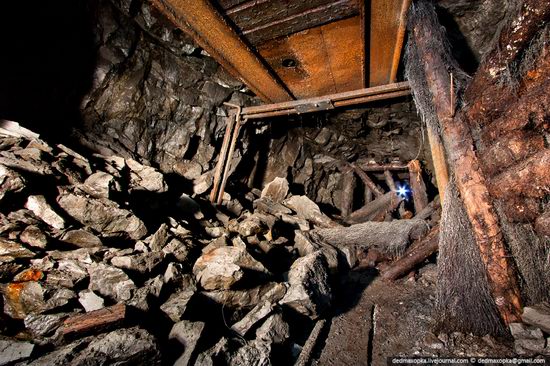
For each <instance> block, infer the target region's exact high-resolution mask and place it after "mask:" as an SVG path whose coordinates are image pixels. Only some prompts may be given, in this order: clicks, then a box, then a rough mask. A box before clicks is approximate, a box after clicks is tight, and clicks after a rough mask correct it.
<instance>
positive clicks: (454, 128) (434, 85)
mask: <svg viewBox="0 0 550 366" xmlns="http://www.w3.org/2000/svg"><path fill="white" fill-rule="evenodd" d="M415 8H416V9H417V10H416V12H415V13H417V12H418V13H420V12H422V13H423V14H426V12H430V13H432V14H433V17H434V19H437V17H436V15H435V10H434V9H433V5H431V4H428V3H427V2H425V1H419V2H418V3H417V4H416V5H415ZM421 18H422V17H418V18H417V17H414V20H413V24H412V33H413V38H414V41H415V43H416V47H417V50H418V55H419V57H421V58H422V60H423V65H424V72H425V77H426V82H427V85H428V88H429V90H430V92H431V95H432V98H433V105H434V109H435V111H436V113H437V117H438V119H439V123H440V125H441V127H442V135H443V141H444V143H445V146H446V152H447V154H448V161H449V166H450V167H451V169H452V171H453V173H454V176H455V177H456V181H457V187H458V189H459V191H460V195H461V198H462V200H463V202H464V207H465V209H466V212H467V214H468V218H469V221H470V223H471V224H472V229H473V234H474V237H475V239H476V243H477V246H478V248H479V252H480V255H481V259H482V261H483V263H484V265H485V268H486V270H487V279H488V282H489V286H490V289H491V294H492V297H493V299H494V301H495V305H496V306H497V309H498V310H499V312H500V315H501V317H502V319H503V321H504V323H505V324H509V323H512V322H516V321H520V320H521V309H522V305H521V296H520V291H519V286H518V282H517V278H516V274H515V272H514V268H513V265H512V262H511V259H510V256H509V255H508V251H507V250H506V247H505V244H504V239H503V234H502V231H501V229H500V225H499V220H498V217H497V214H496V212H495V209H494V207H493V203H492V199H491V196H490V195H489V192H488V189H487V184H486V181H485V177H484V175H483V173H482V172H481V168H480V164H479V161H478V159H477V156H476V153H475V149H474V141H473V138H472V135H471V131H470V129H469V127H468V125H467V124H466V123H465V122H464V120H463V118H464V117H463V116H462V113H460V112H459V113H458V114H457V116H456V117H454V118H453V117H452V116H450V114H449V111H450V110H451V106H450V93H449V90H450V88H449V76H448V74H447V67H446V62H445V61H444V60H443V56H442V54H440V53H439V52H438V51H439V50H438V49H434V48H433V47H431V45H432V39H433V37H434V34H436V33H437V32H440V30H439V29H433V28H432V27H431V23H430V22H425V21H423V19H421Z"/></svg>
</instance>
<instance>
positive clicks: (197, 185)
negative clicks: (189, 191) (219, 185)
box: [193, 172, 214, 195]
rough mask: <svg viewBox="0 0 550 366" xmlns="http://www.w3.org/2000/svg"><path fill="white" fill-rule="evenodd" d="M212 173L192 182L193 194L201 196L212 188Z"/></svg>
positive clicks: (207, 173)
mask: <svg viewBox="0 0 550 366" xmlns="http://www.w3.org/2000/svg"><path fill="white" fill-rule="evenodd" d="M213 180H214V178H213V177H212V172H206V173H204V174H203V175H201V176H200V177H198V178H197V179H195V180H194V181H193V193H194V194H196V195H200V194H203V193H204V192H206V191H208V190H209V189H210V187H212V182H213Z"/></svg>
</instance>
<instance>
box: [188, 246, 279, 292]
mask: <svg viewBox="0 0 550 366" xmlns="http://www.w3.org/2000/svg"><path fill="white" fill-rule="evenodd" d="M245 271H247V272H250V271H252V272H254V276H258V275H269V272H268V271H267V269H266V268H265V267H264V266H263V264H261V263H260V262H258V261H257V260H255V259H254V258H253V257H252V256H251V255H250V254H248V253H247V252H246V250H245V249H243V248H237V247H220V248H217V249H214V250H212V251H210V252H208V253H206V254H203V255H202V256H201V257H200V258H199V259H198V260H197V262H195V265H194V266H193V274H194V275H195V276H196V278H197V281H199V282H200V284H201V286H202V287H203V288H204V289H206V290H218V289H229V288H230V287H231V286H233V285H234V284H235V283H237V282H239V281H240V280H241V279H242V278H243V277H244V276H245Z"/></svg>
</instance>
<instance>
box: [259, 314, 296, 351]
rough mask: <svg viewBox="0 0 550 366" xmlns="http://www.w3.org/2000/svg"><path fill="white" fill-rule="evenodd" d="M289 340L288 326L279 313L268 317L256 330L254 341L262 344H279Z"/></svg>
mask: <svg viewBox="0 0 550 366" xmlns="http://www.w3.org/2000/svg"><path fill="white" fill-rule="evenodd" d="M288 338H290V326H289V325H288V323H287V322H286V321H284V319H283V316H282V314H281V313H275V314H272V315H270V316H269V317H268V318H267V319H266V320H265V321H264V322H263V324H262V325H261V326H260V327H259V328H258V329H257V330H256V339H258V340H262V341H264V342H268V343H273V344H281V343H284V342H285V341H286V340H287V339H288Z"/></svg>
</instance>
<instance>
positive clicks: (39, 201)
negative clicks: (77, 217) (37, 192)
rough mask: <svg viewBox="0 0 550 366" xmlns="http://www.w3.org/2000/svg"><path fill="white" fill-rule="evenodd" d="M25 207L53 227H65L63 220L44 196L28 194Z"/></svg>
mask: <svg viewBox="0 0 550 366" xmlns="http://www.w3.org/2000/svg"><path fill="white" fill-rule="evenodd" d="M25 208H27V209H29V210H31V211H32V212H33V213H34V214H35V215H36V216H38V217H39V218H40V219H41V220H42V221H44V222H45V223H46V224H48V225H50V226H51V227H53V228H56V229H63V228H64V227H65V220H64V219H63V218H62V217H61V216H59V215H58V214H57V213H56V212H55V211H54V210H53V209H52V207H51V206H50V205H49V204H48V202H46V198H45V197H44V196H29V198H28V199H27V203H25Z"/></svg>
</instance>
